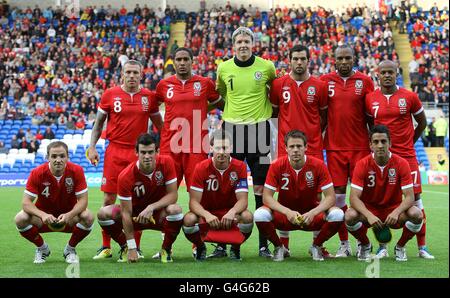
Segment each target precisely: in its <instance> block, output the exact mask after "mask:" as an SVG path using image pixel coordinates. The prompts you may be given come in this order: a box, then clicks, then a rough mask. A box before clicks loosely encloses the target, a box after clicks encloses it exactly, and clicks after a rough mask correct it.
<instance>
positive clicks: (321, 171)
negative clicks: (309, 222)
mask: <svg viewBox="0 0 450 298" xmlns="http://www.w3.org/2000/svg"><path fill="white" fill-rule="evenodd" d="M305 158H306V161H305V164H304V165H303V167H302V168H301V169H300V170H295V169H294V168H293V167H292V165H291V164H290V162H289V158H288V156H283V157H280V158H278V159H277V160H276V161H275V162H273V163H272V164H271V165H270V168H269V172H268V173H267V178H266V183H265V184H264V187H267V188H268V189H271V190H273V191H278V202H279V203H280V204H281V205H283V206H285V207H288V208H289V209H292V210H296V211H298V212H300V213H302V214H303V213H305V212H308V211H309V210H311V209H314V208H315V207H317V206H318V205H319V203H320V201H319V199H318V194H319V193H321V192H322V191H324V190H326V189H328V188H330V187H333V182H331V177H330V174H329V173H328V169H327V167H326V166H325V163H324V162H323V161H322V160H320V159H318V158H315V157H312V156H305Z"/></svg>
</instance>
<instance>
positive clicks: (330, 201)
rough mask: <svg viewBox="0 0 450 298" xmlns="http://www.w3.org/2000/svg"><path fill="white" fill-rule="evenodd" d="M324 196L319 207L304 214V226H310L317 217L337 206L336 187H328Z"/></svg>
mask: <svg viewBox="0 0 450 298" xmlns="http://www.w3.org/2000/svg"><path fill="white" fill-rule="evenodd" d="M323 196H324V198H323V199H322V200H321V201H320V204H319V206H317V207H316V208H313V209H311V210H310V211H308V212H306V213H304V214H302V218H303V222H304V224H306V225H309V224H310V223H311V222H312V221H313V219H314V217H315V216H316V215H318V214H320V213H321V212H326V211H328V210H329V209H330V208H331V207H333V206H334V205H335V204H336V194H335V192H334V187H328V188H327V189H325V190H324V191H323Z"/></svg>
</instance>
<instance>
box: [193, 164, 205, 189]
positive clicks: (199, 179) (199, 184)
mask: <svg viewBox="0 0 450 298" xmlns="http://www.w3.org/2000/svg"><path fill="white" fill-rule="evenodd" d="M202 173H203V168H202V166H201V164H197V165H196V166H195V169H194V172H193V173H192V179H191V180H192V182H191V186H190V189H192V190H195V191H198V192H203V175H202Z"/></svg>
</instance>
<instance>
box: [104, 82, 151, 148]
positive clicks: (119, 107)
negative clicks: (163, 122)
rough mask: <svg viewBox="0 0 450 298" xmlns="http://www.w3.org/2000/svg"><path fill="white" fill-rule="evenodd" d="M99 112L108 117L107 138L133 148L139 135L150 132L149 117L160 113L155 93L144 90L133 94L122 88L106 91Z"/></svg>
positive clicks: (117, 87)
mask: <svg viewBox="0 0 450 298" xmlns="http://www.w3.org/2000/svg"><path fill="white" fill-rule="evenodd" d="M98 111H99V112H100V113H103V114H106V115H108V122H107V123H108V124H107V126H106V138H107V139H108V140H109V141H110V142H113V143H115V144H119V145H126V146H131V147H133V148H134V146H135V144H136V140H137V138H138V137H139V135H140V134H142V133H145V132H147V131H148V119H149V117H150V116H151V115H154V114H158V113H159V109H158V105H157V103H156V97H155V93H154V92H152V91H150V90H148V89H146V88H142V89H141V90H139V92H137V93H134V94H131V93H127V92H125V91H124V90H123V89H122V87H121V86H116V87H113V88H110V89H108V90H106V91H105V93H104V94H103V96H102V99H101V100H100V103H99V105H98Z"/></svg>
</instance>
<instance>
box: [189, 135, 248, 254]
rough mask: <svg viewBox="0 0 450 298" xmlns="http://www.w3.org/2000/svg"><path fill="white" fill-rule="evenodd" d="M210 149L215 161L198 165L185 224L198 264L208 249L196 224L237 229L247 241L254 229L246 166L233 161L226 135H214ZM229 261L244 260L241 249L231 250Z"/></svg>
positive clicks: (234, 246)
mask: <svg viewBox="0 0 450 298" xmlns="http://www.w3.org/2000/svg"><path fill="white" fill-rule="evenodd" d="M210 145H211V151H212V155H213V156H212V158H209V159H207V160H204V161H202V162H201V163H199V164H198V165H197V166H196V167H195V170H194V173H193V175H192V184H191V188H190V191H189V197H190V199H189V209H190V212H188V213H187V214H186V215H185V216H184V220H183V224H184V226H183V231H184V234H185V235H186V238H187V239H188V240H189V241H191V242H192V243H194V244H195V246H196V247H197V249H196V253H195V258H196V260H198V261H202V260H204V259H205V258H206V246H205V243H204V242H203V240H202V237H201V235H200V233H201V232H200V227H199V225H198V224H197V223H199V222H200V223H203V224H204V225H206V226H207V230H208V229H214V230H230V229H231V228H232V227H236V225H237V227H238V228H239V230H240V232H241V233H242V235H243V237H244V241H245V240H247V239H248V237H250V234H251V232H252V228H253V215H252V213H251V212H250V211H249V210H247V205H248V185H247V167H246V165H245V163H243V162H242V161H240V160H237V159H232V158H231V157H230V154H231V152H232V145H233V144H232V142H231V136H230V135H229V134H228V133H227V132H225V131H223V130H216V131H215V132H213V134H212V136H211V141H210ZM202 232H203V231H202ZM225 241H226V240H225ZM224 243H226V242H224ZM230 258H231V259H232V260H238V261H240V260H241V254H240V245H238V244H234V245H232V246H231V248H230Z"/></svg>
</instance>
